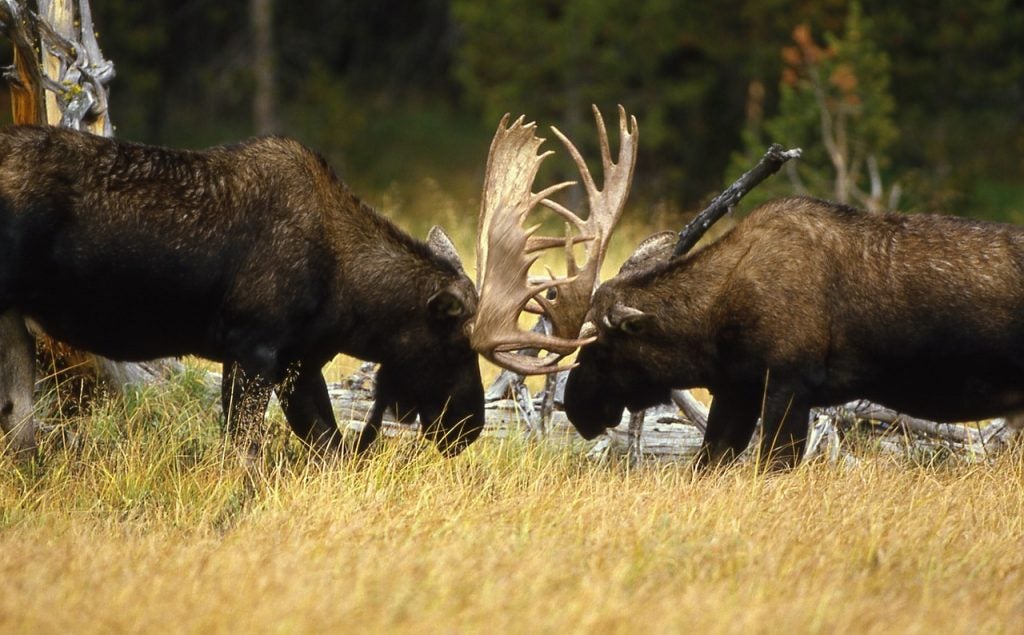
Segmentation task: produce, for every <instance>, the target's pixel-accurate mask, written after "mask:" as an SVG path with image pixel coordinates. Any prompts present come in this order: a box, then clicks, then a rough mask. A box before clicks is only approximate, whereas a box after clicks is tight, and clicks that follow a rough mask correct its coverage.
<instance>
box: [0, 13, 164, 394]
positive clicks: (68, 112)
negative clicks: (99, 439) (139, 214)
mask: <svg viewBox="0 0 1024 635" xmlns="http://www.w3.org/2000/svg"><path fill="white" fill-rule="evenodd" d="M0 25H2V28H3V31H4V34H5V35H6V36H7V37H8V38H9V39H10V41H11V43H12V44H13V46H14V60H15V66H14V71H13V73H8V80H9V85H10V87H11V102H12V112H13V115H14V123H20V124H49V125H54V126H64V127H69V128H74V129H77V130H86V131H89V132H92V133H93V134H98V135H102V136H110V135H111V134H112V126H111V122H110V117H109V114H108V112H107V83H108V82H109V81H110V80H111V79H112V78H113V77H114V67H113V64H111V63H110V62H109V61H107V60H106V59H104V57H103V54H102V52H101V51H100V48H99V43H98V42H97V40H96V33H95V28H94V25H93V21H92V13H91V10H90V8H89V3H88V0H39V2H38V13H36V12H34V11H32V10H31V9H30V8H29V7H28V6H27V4H26V3H25V2H24V1H23V0H0ZM3 319H5V320H13V319H15V318H13V317H11V316H3ZM17 319H19V320H20V319H21V318H20V316H19V317H18V318H17ZM7 324H8V326H10V322H8V323H7ZM23 328H24V325H23V326H22V329H15V328H13V327H12V328H7V329H3V330H2V331H0V354H3V355H5V356H6V359H7V364H5V365H3V366H0V372H2V373H3V374H7V373H8V372H9V371H7V370H6V369H7V368H20V367H21V366H23V365H24V360H20V359H19V360H14V359H13V356H14V355H15V354H16V353H15V351H20V353H18V354H22V355H29V356H31V355H32V352H26V351H31V350H32V347H31V346H29V347H27V348H26V347H24V346H22V345H21V344H22V340H21V339H19V338H20V337H21V332H22V330H23ZM11 338H14V339H11ZM38 348H39V354H40V356H39V360H40V365H41V371H42V373H41V374H42V376H44V377H51V376H52V377H55V378H57V380H58V383H64V384H65V385H67V384H68V383H69V382H70V383H71V384H73V385H74V389H72V390H70V391H64V395H65V397H68V399H64V398H62V400H64V401H65V402H66V403H68V404H72V406H73V407H74V408H77V405H79V404H77V402H78V400H79V398H81V397H85V398H86V399H88V398H89V396H90V395H91V392H92V388H94V387H95V386H96V385H97V384H98V383H102V384H103V385H105V386H106V387H107V388H108V389H111V390H114V391H119V390H121V389H122V388H123V387H124V386H125V385H128V384H138V383H146V382H150V381H153V380H154V379H156V378H159V377H163V376H165V375H166V374H167V373H168V372H169V371H170V370H172V369H175V368H177V367H179V366H180V365H179V364H178V363H177V362H174V361H172V360H156V361H152V362H145V363H118V362H113V361H110V360H107V359H103V358H99V357H95V356H92V355H90V354H87V353H83V352H79V351H72V349H70V348H69V347H67V346H65V345H62V344H60V343H58V342H55V341H54V340H52V339H50V338H49V337H47V336H45V335H40V337H39V343H38ZM29 359H31V357H30V358H29ZM17 376H18V377H21V378H24V374H18V375H17ZM0 381H3V380H2V379H0ZM5 394H6V398H7V399H9V400H11V401H12V402H13V403H15V404H18V407H20V404H23V403H24V402H25V400H26V394H28V395H29V398H28V403H31V386H30V387H28V388H26V387H25V385H23V382H22V381H13V380H8V381H5V382H4V384H3V386H2V387H0V402H2V401H3V400H4V399H5ZM0 405H2V404H0Z"/></svg>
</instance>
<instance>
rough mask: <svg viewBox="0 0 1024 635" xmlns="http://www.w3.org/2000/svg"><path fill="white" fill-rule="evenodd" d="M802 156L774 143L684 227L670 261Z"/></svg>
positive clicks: (793, 150)
mask: <svg viewBox="0 0 1024 635" xmlns="http://www.w3.org/2000/svg"><path fill="white" fill-rule="evenodd" d="M801 153H802V150H800V148H793V149H792V150H783V149H782V146H781V145H779V144H777V143H773V144H772V145H771V147H769V148H768V151H767V152H765V153H764V156H763V157H761V160H760V161H758V162H757V165H755V166H754V167H753V168H751V169H750V170H748V171H747V172H745V173H744V174H743V176H741V177H740V178H738V179H736V182H734V183H733V184H732V185H730V186H729V187H728V188H726V189H725V191H724V192H722V193H721V194H719V195H718V196H716V197H715V198H714V200H713V201H711V204H710V205H708V206H707V207H705V208H704V210H703V211H701V213H700V214H697V216H696V217H695V218H694V219H693V220H692V221H690V222H689V223H687V225H686V227H684V228H683V231H681V232H679V242H677V243H676V248H675V250H674V251H673V252H672V257H673V258H676V257H678V256H682V255H683V254H685V253H687V252H688V251H690V249H692V248H693V246H694V245H696V244H697V241H698V240H700V238H701V236H703V235H704V233H705V232H707V230H708V228H710V227H711V226H712V225H714V224H715V222H716V221H717V220H718V219H719V218H721V217H722V216H723V215H725V213H726V212H728V211H729V210H730V209H732V207H733V206H734V205H736V203H738V202H739V201H740V199H741V198H743V197H744V196H746V195H747V193H748V192H750V190H752V189H754V188H755V187H757V186H758V185H759V184H760V183H761V181H764V180H765V179H766V178H768V177H769V176H771V175H773V174H775V173H776V172H778V171H779V169H780V168H781V167H782V166H783V164H784V163H786V161H788V160H790V159H797V158H799V157H800V155H801Z"/></svg>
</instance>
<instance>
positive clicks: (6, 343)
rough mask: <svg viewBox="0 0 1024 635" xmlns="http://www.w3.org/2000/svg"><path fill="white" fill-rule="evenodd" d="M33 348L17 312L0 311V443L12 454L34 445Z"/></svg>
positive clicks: (23, 452)
mask: <svg viewBox="0 0 1024 635" xmlns="http://www.w3.org/2000/svg"><path fill="white" fill-rule="evenodd" d="M35 351H36V347H35V338H33V337H32V335H31V334H30V333H29V332H28V329H27V328H25V321H24V319H23V318H22V317H21V315H20V314H19V313H18V312H16V311H7V312H6V313H3V314H2V315H0V437H2V442H0V446H3V447H6V448H7V449H8V450H10V451H11V452H12V453H13V454H14V455H15V456H27V455H31V454H32V453H33V452H35V449H36V421H35V419H34V418H33V416H32V406H33V399H34V396H33V391H34V388H35V359H36V358H35Z"/></svg>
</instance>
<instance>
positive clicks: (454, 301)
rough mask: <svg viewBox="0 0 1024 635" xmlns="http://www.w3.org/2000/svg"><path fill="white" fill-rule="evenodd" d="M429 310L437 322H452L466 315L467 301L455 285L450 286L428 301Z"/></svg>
mask: <svg viewBox="0 0 1024 635" xmlns="http://www.w3.org/2000/svg"><path fill="white" fill-rule="evenodd" d="M427 310H428V311H430V315H431V316H432V317H433V318H434V319H437V320H451V319H455V318H460V317H462V316H464V315H466V313H467V310H466V300H465V298H463V297H462V294H461V293H459V290H458V289H457V288H456V287H455V286H454V285H448V286H447V287H445V288H444V289H441V290H440V291H438V292H437V293H435V294H434V295H432V296H430V299H429V300H427Z"/></svg>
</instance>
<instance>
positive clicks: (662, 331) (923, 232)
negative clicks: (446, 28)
mask: <svg viewBox="0 0 1024 635" xmlns="http://www.w3.org/2000/svg"><path fill="white" fill-rule="evenodd" d="M595 116H596V118H597V121H598V129H599V133H600V144H601V152H602V159H603V173H604V175H605V183H604V184H603V186H602V187H598V186H597V185H596V184H595V182H594V179H593V178H592V177H591V175H590V173H589V171H588V170H587V166H586V164H585V162H584V161H583V159H582V157H581V156H580V154H579V152H578V151H577V150H576V148H575V147H574V146H573V145H572V144H571V143H570V142H569V141H568V140H567V139H565V137H564V136H563V135H562V134H561V133H560V132H558V130H557V129H553V131H554V133H555V134H556V136H558V137H559V138H560V139H561V140H562V142H563V143H564V144H565V145H566V147H567V148H568V150H569V153H570V155H571V156H572V157H573V159H574V160H575V161H576V164H577V166H578V168H579V171H580V174H581V177H582V180H583V183H584V186H585V189H586V192H587V198H588V203H589V208H590V217H589V218H588V219H587V220H586V221H582V220H580V217H579V216H577V215H576V214H575V213H573V212H572V211H570V210H568V209H566V208H564V207H563V206H562V205H560V204H558V203H556V202H554V201H552V200H550V199H549V198H548V197H549V196H550V195H551V194H552V193H553V192H556V191H558V190H560V189H562V188H563V187H566V186H567V185H568V184H567V183H559V184H557V185H554V186H551V187H548V188H546V189H543V190H542V191H541V192H539V193H536V194H534V193H533V192H532V187H533V180H534V179H535V177H536V175H537V171H538V166H539V164H540V162H541V161H542V160H543V159H544V158H545V157H546V156H547V155H548V154H549V153H544V154H540V155H538V154H537V149H538V147H539V146H540V144H541V141H542V140H540V139H537V138H536V137H534V135H533V127H532V125H528V126H524V125H523V124H522V123H521V120H520V121H517V122H515V123H514V124H513V125H512V126H511V127H510V128H508V129H507V130H504V131H503V129H502V128H500V129H499V135H498V136H496V138H495V144H494V145H493V146H492V155H491V159H490V161H489V170H488V186H487V187H486V188H485V192H484V203H485V204H484V205H483V206H482V208H481V219H480V233H479V244H478V252H479V254H480V255H479V256H478V266H480V265H481V264H482V265H483V267H484V268H483V269H482V270H479V271H478V283H479V284H480V285H481V287H480V288H481V292H480V300H479V309H478V313H479V315H478V316H477V318H476V320H475V321H474V322H472V323H471V325H470V326H471V328H472V329H473V330H474V332H473V333H472V338H473V341H474V345H476V346H477V347H478V349H479V350H481V351H482V352H483V354H484V355H486V356H487V357H488V358H489V359H491V360H493V361H495V362H496V363H498V364H500V365H502V366H505V367H506V368H510V369H513V370H516V371H517V372H520V373H551V372H555V371H559V370H562V369H563V368H564V367H563V366H559V362H560V360H561V359H562V358H564V356H565V355H567V354H569V353H571V352H573V351H574V350H576V349H577V348H579V347H582V348H580V352H579V354H578V356H577V358H576V362H575V367H574V368H572V370H571V372H570V373H569V378H568V382H567V384H566V390H565V411H566V414H567V415H568V417H569V419H570V421H571V422H572V423H573V424H574V425H575V427H576V429H577V430H578V431H579V432H580V434H581V435H582V436H583V437H585V438H588V439H590V438H594V437H595V436H597V435H599V434H601V433H602V432H604V430H605V429H607V428H608V427H611V426H615V425H617V424H618V423H619V422H620V421H621V418H622V414H623V411H624V409H625V408H629V409H631V410H634V411H636V410H641V409H644V408H647V407H649V406H653V405H655V404H659V403H664V402H668V401H669V398H670V391H671V390H672V389H677V388H693V387H706V388H708V389H710V391H711V392H712V394H713V395H714V401H713V403H712V405H711V410H710V413H709V418H708V423H707V432H706V436H705V439H704V442H703V445H702V448H701V451H700V454H699V455H698V465H699V466H707V465H711V464H721V463H725V462H728V461H730V460H732V459H733V458H734V457H736V456H737V455H738V454H739V453H740V452H742V451H743V450H744V449H745V448H746V446H747V445H748V444H749V443H750V440H751V437H752V435H753V432H754V430H755V426H756V424H757V421H758V419H759V418H760V419H761V420H762V422H763V435H762V451H763V452H762V454H763V458H764V460H765V464H766V465H768V466H771V467H786V466H792V465H794V464H796V463H797V462H798V461H799V459H800V457H801V455H802V453H803V448H804V444H805V440H806V436H807V430H808V418H809V411H810V408H812V407H816V406H827V405H834V404H839V403H843V402H846V401H850V400H852V399H855V398H867V399H870V400H872V401H877V402H879V403H882V404H886V405H888V406H890V407H892V408H895V409H897V410H900V411H902V412H906V413H908V414H911V415H916V416H920V417H927V418H932V419H942V420H973V419H979V418H987V417H991V416H995V415H1000V414H1007V413H1010V412H1013V411H1018V410H1024V229H1021V228H1017V227H1014V226H1010V225H1004V224H997V223H991V222H983V221H976V220H966V219H963V218H958V217H952V216H942V215H901V214H895V213H869V212H865V211H862V210H858V209H854V208H852V207H849V206H846V205H841V204H837V203H833V202H828V201H823V200H817V199H813V198H785V199H780V200H775V201H772V202H769V203H766V204H764V205H763V206H761V207H759V208H758V209H756V210H755V211H753V212H752V213H751V214H750V215H749V216H748V217H747V218H745V219H744V220H742V221H741V222H739V223H738V224H737V226H736V227H734V228H733V229H732V230H730V231H729V232H728V233H726V234H725V235H724V236H722V237H721V238H720V239H719V240H717V241H715V242H713V243H712V244H710V245H707V246H705V247H702V248H699V249H697V250H696V251H692V252H688V250H689V248H690V247H691V246H692V245H693V244H694V243H695V242H696V240H697V239H698V238H699V237H700V235H701V233H703V232H704V231H706V230H707V229H708V227H710V225H711V223H713V222H714V220H713V218H715V217H714V216H711V217H708V218H707V219H702V222H700V223H695V224H694V226H695V227H696V229H695V230H694V231H689V232H684V235H683V236H681V237H680V239H679V241H678V242H676V236H675V234H674V233H672V232H664V233H662V234H658V235H655V236H653V237H651V238H650V239H648V240H646V241H644V242H643V243H641V245H640V246H639V247H638V248H637V250H636V252H635V253H634V254H633V255H632V256H631V257H630V258H629V259H628V260H627V261H626V262H625V264H624V265H623V266H622V269H621V271H620V272H619V274H618V275H617V276H615V277H614V278H612V279H610V280H608V281H606V282H605V283H604V284H601V285H600V286H599V287H597V288H596V291H594V288H595V286H596V281H597V274H598V271H599V269H600V267H601V262H602V260H603V258H604V254H605V251H606V246H607V242H608V239H609V237H610V235H611V231H612V229H613V228H614V225H615V223H616V222H617V220H618V218H619V217H620V215H621V212H622V207H623V205H624V203H625V198H626V196H627V195H628V192H629V185H630V179H631V177H632V173H633V166H634V164H635V159H636V144H637V139H638V131H637V129H636V123H635V121H632V122H631V123H632V125H631V126H627V125H626V118H625V113H624V111H622V110H621V108H620V138H621V143H620V152H619V157H618V162H617V163H615V162H613V161H612V160H611V152H610V150H609V146H608V139H607V134H606V133H605V130H604V125H603V122H602V121H601V118H600V115H599V113H597V111H596V109H595ZM779 150H781V148H780V149H779ZM783 154H786V153H783ZM766 156H768V155H766ZM783 160H784V159H783ZM492 163H493V164H497V165H501V166H503V169H501V170H496V171H495V173H496V174H497V175H498V176H494V175H492V170H491V169H490V165H491V164H492ZM778 165H781V164H778ZM773 169H778V166H777V165H776V167H774V168H773ZM745 176H746V175H745ZM489 199H490V200H493V201H500V202H501V205H498V204H491V205H488V204H487V201H488V200H489ZM538 205H543V206H546V207H548V208H550V209H551V210H553V211H555V212H556V213H558V214H559V215H560V216H562V217H563V218H565V220H566V221H567V225H568V226H569V228H570V229H573V230H575V232H576V233H575V235H573V234H572V232H567V237H562V238H559V237H538V236H534V235H533V233H534V231H535V230H536V229H535V228H530V229H524V228H523V226H522V225H523V221H524V219H525V218H526V216H527V214H528V213H529V212H530V211H531V210H532V209H533V208H534V207H535V206H538ZM723 209H724V208H723ZM580 243H582V244H583V245H584V249H583V252H584V265H583V266H577V264H576V260H575V256H574V249H577V246H578V244H580ZM673 245H675V248H673ZM552 247H555V248H564V249H565V252H566V262H567V264H566V268H567V274H566V275H565V276H564V277H556V276H551V277H550V279H547V280H537V279H532V278H530V277H529V276H528V275H527V270H528V269H529V267H530V265H531V264H533V262H534V261H535V260H536V255H535V254H536V252H538V251H540V250H543V249H548V248H552ZM680 248H682V249H680ZM503 263H504V264H506V265H507V264H508V263H514V265H515V266H502V264H503ZM514 273H515V275H513V274H514ZM592 292H593V296H591V293H592ZM523 310H527V311H533V312H537V313H542V314H545V315H547V317H548V318H549V321H550V323H551V325H552V329H551V332H550V333H526V332H522V331H521V330H519V329H518V326H517V318H518V316H519V314H520V313H521V312H522V311H523ZM484 318H486V319H484ZM584 318H586V322H584ZM485 326H486V327H487V328H486V329H484V327H485ZM523 349H526V350H527V351H529V350H530V349H533V350H536V349H544V350H546V351H548V353H549V354H548V355H547V356H543V357H540V358H535V357H532V356H530V355H528V354H527V353H526V352H524V351H523ZM517 350H519V351H520V352H516V351H517Z"/></svg>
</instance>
